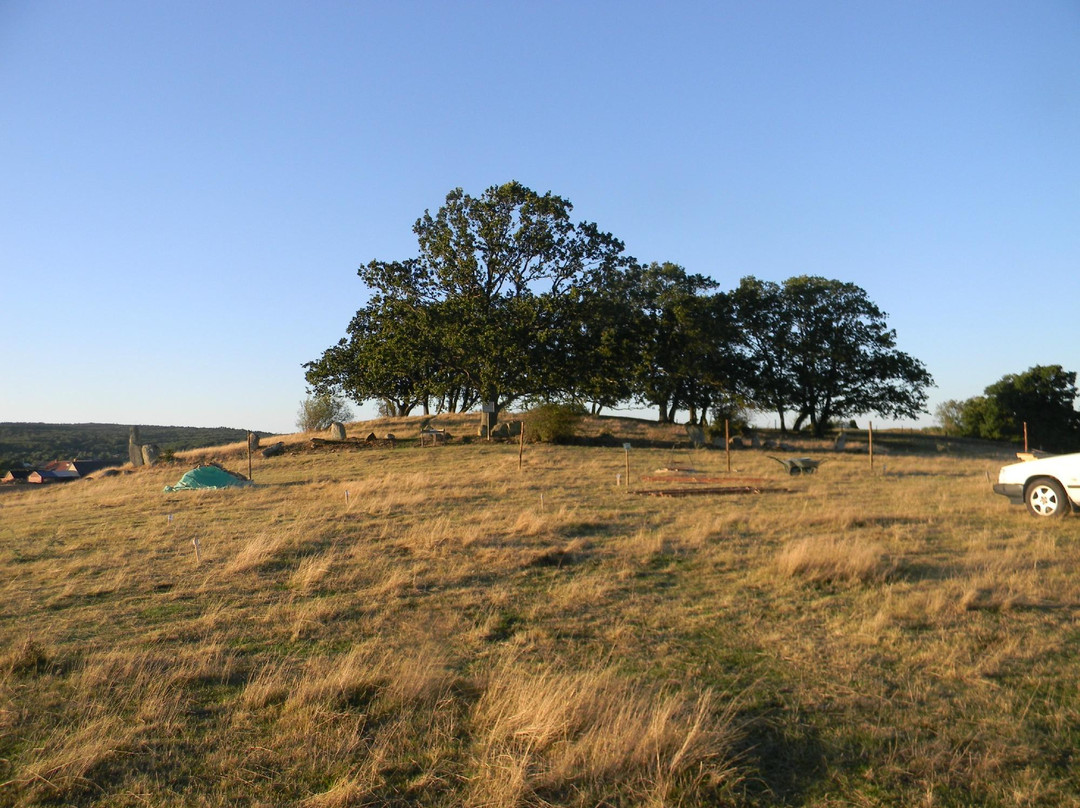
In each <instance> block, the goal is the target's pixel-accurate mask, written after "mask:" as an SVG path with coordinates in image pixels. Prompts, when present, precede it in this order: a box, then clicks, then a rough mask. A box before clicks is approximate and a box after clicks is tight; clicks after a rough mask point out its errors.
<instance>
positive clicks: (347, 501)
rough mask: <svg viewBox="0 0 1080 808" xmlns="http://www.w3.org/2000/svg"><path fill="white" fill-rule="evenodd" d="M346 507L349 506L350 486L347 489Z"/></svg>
mask: <svg viewBox="0 0 1080 808" xmlns="http://www.w3.org/2000/svg"><path fill="white" fill-rule="evenodd" d="M345 507H346V508H348V507H349V489H348V488H346V489H345Z"/></svg>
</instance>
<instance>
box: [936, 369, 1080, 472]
mask: <svg viewBox="0 0 1080 808" xmlns="http://www.w3.org/2000/svg"><path fill="white" fill-rule="evenodd" d="M1076 395H1077V390H1076V373H1075V372H1074V371H1066V370H1065V369H1064V368H1062V366H1061V365H1036V366H1035V367H1032V368H1029V369H1028V370H1026V371H1024V372H1023V373H1010V374H1007V375H1006V376H1003V377H1002V378H1001V379H999V380H998V381H996V382H994V383H993V384H991V385H990V386H988V387H987V388H986V389H985V390H984V391H983V395H981V396H975V397H973V398H969V399H965V400H963V401H957V400H949V401H946V402H944V403H943V404H941V405H939V406H938V408H937V417H938V421H939V422H940V423H941V426H942V427H943V428H944V429H945V431H946V432H948V433H950V434H954V435H960V436H962V437H970V438H986V439H988V440H1011V441H1015V440H1018V439H1020V438H1021V437H1022V436H1023V435H1024V431H1025V425H1026V429H1027V437H1028V445H1029V446H1031V447H1033V448H1038V449H1045V450H1046V451H1051V452H1067V451H1076V450H1077V449H1078V448H1080V413H1078V412H1077V411H1076V408H1075V406H1074V402H1075V400H1076Z"/></svg>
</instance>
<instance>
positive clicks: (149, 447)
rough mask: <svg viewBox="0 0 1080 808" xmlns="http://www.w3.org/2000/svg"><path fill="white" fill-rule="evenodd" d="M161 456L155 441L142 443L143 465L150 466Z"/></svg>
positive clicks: (159, 448)
mask: <svg viewBox="0 0 1080 808" xmlns="http://www.w3.org/2000/svg"><path fill="white" fill-rule="evenodd" d="M159 457H161V447H160V446H158V445H157V444H156V443H144V444H143V445H142V461H143V465H145V466H152V465H154V464H155V463H157V461H158V458H159Z"/></svg>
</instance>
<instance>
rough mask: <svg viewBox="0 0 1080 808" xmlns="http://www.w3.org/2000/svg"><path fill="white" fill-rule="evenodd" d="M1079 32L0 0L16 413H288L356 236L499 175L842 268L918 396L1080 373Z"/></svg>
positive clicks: (685, 247) (411, 246)
mask: <svg viewBox="0 0 1080 808" xmlns="http://www.w3.org/2000/svg"><path fill="white" fill-rule="evenodd" d="M1078 54H1080V4H1078V3H1077V2H1075V0H1034V1H1033V2H1029V3H1016V2H993V0H990V1H986V0H980V1H979V2H974V0H952V1H951V2H947V3H942V2H940V0H935V1H934V2H918V1H915V2H912V1H911V0H904V1H903V2H901V1H900V0H897V1H896V2H856V1H855V0H850V2H808V1H807V0H797V1H793V2H773V1H772V0H763V1H762V2H704V1H703V2H665V3H660V2H654V3H646V2H632V1H631V2H587V3H586V2H577V3H571V2H558V1H556V0H553V1H552V2H487V3H480V2H454V3H447V2H441V1H440V2H435V1H434V0H432V2H395V3H385V2H329V0H327V1H326V2H315V3H310V2H304V3H299V2H296V3H293V2H280V1H279V2H273V3H265V2H245V0H230V2H227V3H221V2H216V1H215V2H209V1H207V0H184V2H171V1H169V0H164V1H162V2H152V3H147V2H143V0H131V1H130V2H120V1H119V0H97V1H96V2H93V3H88V2H84V1H83V0H78V1H77V2H74V1H64V0H0V177H2V182H0V189H2V190H0V304H2V305H0V312H2V322H3V325H4V331H5V335H6V340H5V342H6V346H7V348H6V349H5V350H4V351H3V354H2V359H0V421H56V422H83V421H104V422H117V423H142V424H181V425H194V426H218V425H224V426H234V427H247V428H252V429H266V430H271V431H292V430H293V429H294V423H295V420H296V412H297V409H298V406H299V402H300V401H301V400H302V399H303V398H304V395H305V385H304V379H303V368H302V367H301V365H302V364H303V363H304V362H306V361H309V360H311V359H315V358H317V357H318V356H319V354H321V352H322V351H323V350H324V349H325V348H327V347H328V346H330V345H331V344H333V343H334V342H336V341H337V340H338V339H339V338H340V337H342V336H343V335H344V333H345V327H346V325H347V324H348V321H349V319H350V318H351V316H352V314H353V313H354V312H355V311H356V309H358V308H359V307H360V306H361V305H363V303H364V302H365V300H366V297H365V290H364V287H363V285H362V284H361V282H360V280H359V279H358V278H357V277H356V268H357V267H358V266H359V265H361V264H363V263H366V262H367V261H369V260H371V259H385V260H392V259H399V258H407V257H410V256H412V255H415V253H416V241H415V236H414V235H413V233H412V229H411V228H412V224H413V222H414V221H415V220H416V219H417V217H418V216H420V215H421V214H422V213H423V212H424V210H425V209H431V210H435V209H436V208H438V206H439V205H440V204H441V203H442V201H443V199H444V198H445V195H446V193H447V192H448V191H449V190H451V189H452V188H455V187H459V186H460V187H462V188H464V189H465V190H466V191H467V192H470V193H473V194H479V193H481V192H482V191H483V190H484V189H485V188H487V187H488V186H491V185H495V184H499V183H502V182H506V181H508V180H511V179H516V180H519V181H521V182H523V183H524V184H526V185H528V186H530V187H531V188H533V189H534V190H537V191H540V192H543V191H549V190H550V191H553V192H554V193H556V194H559V195H561V196H563V197H566V198H568V199H570V200H571V201H572V202H573V203H574V213H575V216H576V217H578V218H580V219H582V220H588V221H594V222H596V223H597V224H598V225H599V226H600V227H601V228H602V229H604V230H607V231H609V232H612V233H614V234H615V235H616V236H618V237H619V238H621V239H622V240H623V241H624V242H625V243H626V248H627V252H628V253H630V254H631V255H634V256H636V257H637V258H639V259H640V260H642V261H674V262H677V263H680V264H682V265H683V266H685V267H686V268H687V269H688V270H690V271H692V272H700V273H703V274H707V275H710V276H712V277H714V278H715V279H716V280H717V281H719V282H720V284H721V286H722V287H724V288H734V287H735V286H736V285H737V284H738V281H739V278H741V277H742V276H744V275H755V276H757V277H759V278H763V279H768V280H775V281H782V280H784V279H785V278H788V277H791V276H794V275H800V274H815V275H823V276H826V277H830V278H837V279H840V280H843V281H850V282H853V283H856V284H858V285H859V286H861V287H862V288H864V289H865V290H866V291H867V293H868V294H869V296H870V298H871V299H872V300H874V301H875V302H876V303H877V304H878V305H879V306H880V307H881V308H882V309H884V310H885V311H886V312H888V314H889V323H890V325H891V326H892V327H894V328H895V329H896V331H897V334H898V341H899V347H900V348H901V349H902V350H905V351H907V352H908V353H910V354H912V355H914V356H916V357H918V358H920V359H921V360H923V362H925V363H926V365H927V367H928V368H929V370H930V371H931V373H933V375H934V377H935V379H936V381H937V383H938V387H937V388H936V389H935V390H933V391H932V400H931V409H932V408H933V406H935V405H936V404H937V403H939V402H940V401H942V400H945V399H949V398H967V397H969V396H972V395H976V394H978V393H980V392H981V391H982V389H983V388H984V387H985V386H986V385H988V384H990V383H992V382H994V381H996V380H997V379H998V378H1000V377H1001V376H1002V375H1004V374H1006V373H1012V372H1020V371H1023V370H1025V369H1027V368H1028V367H1031V366H1032V365H1036V364H1062V365H1064V366H1065V367H1066V368H1067V369H1069V370H1080V340H1078V339H1077V337H1076V326H1075V322H1076V317H1075V314H1074V312H1075V311H1076V306H1077V301H1078V299H1080V56H1078ZM356 409H357V411H358V414H359V413H365V412H367V410H361V409H360V408H356ZM930 420H931V419H929V418H927V419H924V423H929V422H930Z"/></svg>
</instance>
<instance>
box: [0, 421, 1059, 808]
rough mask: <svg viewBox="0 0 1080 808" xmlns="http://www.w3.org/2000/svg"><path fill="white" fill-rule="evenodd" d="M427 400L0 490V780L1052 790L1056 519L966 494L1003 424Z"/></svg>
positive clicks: (647, 793)
mask: <svg viewBox="0 0 1080 808" xmlns="http://www.w3.org/2000/svg"><path fill="white" fill-rule="evenodd" d="M433 420H434V422H435V425H436V426H443V427H445V428H448V429H449V430H450V431H451V433H453V434H454V435H455V436H456V439H455V440H454V441H452V442H451V443H450V444H449V445H446V446H437V447H426V448H420V447H419V446H418V445H417V443H416V440H415V439H416V437H417V434H418V428H419V424H420V423H421V419H420V418H412V419H384V420H380V421H376V422H361V423H356V424H350V425H349V428H348V432H349V437H350V439H353V438H356V439H359V440H356V441H352V440H350V442H348V443H347V444H339V445H327V444H325V443H321V442H319V441H313V440H312V438H314V437H321V436H316V435H311V434H308V435H299V434H298V435H292V436H277V437H276V438H275V439H280V440H282V441H284V442H285V443H286V453H285V454H284V455H283V456H280V457H275V458H269V459H267V458H262V457H259V456H256V457H255V458H254V459H253V469H252V476H253V478H254V480H255V483H256V484H255V485H254V486H252V487H249V488H240V489H229V490H220V491H193V492H192V491H189V492H178V493H172V494H168V493H164V491H163V489H164V487H165V486H166V485H169V484H172V483H175V482H176V480H177V479H178V478H179V476H180V475H181V474H182V473H183V472H184V471H185V470H187V469H188V468H190V467H191V466H192V465H196V464H198V463H202V462H209V461H211V460H214V461H217V462H221V463H222V464H223V465H225V466H226V467H228V468H231V469H233V470H236V471H240V472H243V473H245V474H246V473H247V468H246V447H245V446H244V445H243V444H232V445H225V446H218V447H212V448H207V449H199V450H193V451H190V452H182V453H179V455H180V458H181V459H180V462H178V463H173V464H166V465H160V466H154V467H151V468H141V469H135V470H131V473H128V474H121V475H116V476H111V477H98V478H96V479H90V480H81V481H77V482H73V483H68V484H63V485H50V486H43V487H40V488H38V487H33V488H31V487H30V486H20V487H6V488H5V489H4V490H3V491H2V492H0V494H2V496H0V566H2V568H3V569H4V570H5V575H4V576H2V577H0V805H12V806H16V805H18V806H24V805H80V806H84V805H85V806H90V805H102V806H104V805H109V806H129V805H130V806H134V805H146V804H153V805H166V806H167V805H176V806H180V805H191V804H202V805H210V806H225V805H266V806H270V805H301V806H312V807H314V806H362V805H376V804H378V805H400V806H405V805H425V806H453V805H487V806H507V807H508V808H509V807H510V806H545V805H574V806H596V805H604V806H631V805H634V806H637V805H653V806H661V805H665V806H675V805H680V806H711V805H731V806H767V805H788V806H836V805H897V804H903V805H924V806H961V805H971V804H979V805H990V806H1020V805H1025V806H1027V805H1048V806H1049V805H1061V804H1068V803H1075V802H1077V801H1080V780H1078V778H1077V775H1076V774H1075V771H1074V767H1073V765H1072V761H1073V757H1074V755H1075V753H1076V749H1077V742H1078V740H1080V721H1078V719H1080V712H1078V711H1080V695H1078V692H1077V688H1076V684H1075V683H1076V680H1077V674H1078V673H1080V671H1078V663H1077V661H1076V659H1075V656H1074V653H1073V649H1074V646H1075V641H1076V639H1077V628H1076V618H1077V610H1078V609H1080V583H1078V581H1080V575H1078V573H1080V553H1078V549H1077V540H1078V539H1080V519H1065V520H1062V521H1060V522H1058V523H1055V524H1045V523H1042V522H1035V521H1034V520H1032V519H1030V518H1029V517H1028V516H1027V514H1026V513H1025V512H1024V510H1023V509H1022V508H1012V507H1010V506H1009V505H1008V504H1007V503H1006V502H1005V501H1004V500H1003V498H1001V497H998V496H995V495H994V494H993V493H992V492H991V491H990V486H989V481H988V479H989V478H990V477H992V476H993V475H994V474H995V473H996V470H997V468H998V467H999V466H1000V465H1002V464H1003V463H1006V462H1010V460H1011V459H1013V454H1012V452H1013V450H1012V449H1011V447H1006V446H1001V445H990V444H982V443H977V442H965V441H955V440H949V439H945V438H942V437H940V436H932V435H925V434H922V433H890V432H888V431H886V432H883V433H880V434H876V435H875V447H876V453H875V462H874V465H873V466H872V467H871V465H870V458H869V455H868V453H867V451H866V449H867V447H866V445H865V443H864V441H865V437H866V436H865V433H859V432H855V431H849V433H848V434H849V443H848V446H847V448H846V451H843V452H833V451H832V450H831V445H832V444H831V441H809V440H802V439H799V438H798V437H797V436H792V440H793V445H792V447H791V450H789V451H785V450H776V449H773V450H756V449H746V450H739V451H735V452H732V453H731V456H730V457H731V464H732V468H731V471H730V472H729V471H728V469H727V455H726V454H725V452H723V451H722V450H704V449H700V450H695V449H692V448H691V447H690V445H689V444H688V442H687V440H686V433H685V430H684V429H683V428H682V427H681V426H679V427H659V426H657V425H655V424H650V423H648V422H644V421H642V422H629V421H627V422H621V421H620V422H615V421H612V420H606V419H588V420H587V421H586V422H585V424H584V425H583V427H582V432H583V434H584V437H586V438H589V439H590V440H593V442H603V441H602V440H600V439H601V438H604V439H608V440H609V442H610V443H611V445H606V446H605V445H568V446H555V445H549V444H526V445H525V446H524V448H523V449H522V448H521V447H519V445H518V444H517V443H516V442H509V443H488V442H486V441H477V440H476V439H475V437H474V438H473V440H472V442H470V443H468V444H462V442H461V440H460V439H461V438H462V437H464V436H466V434H468V432H469V431H470V425H474V424H475V420H476V419H475V416H472V417H471V418H470V417H469V416H461V417H459V418H449V417H443V416H437V417H435V418H434V419H433ZM471 429H472V430H473V431H474V430H475V426H472V427H471ZM370 432H375V433H376V436H377V437H378V438H380V439H383V438H385V433H387V432H393V433H394V434H395V437H396V438H397V440H396V441H395V443H394V446H393V448H391V447H390V446H389V445H387V443H386V442H385V441H383V440H380V441H378V442H375V443H373V444H371V445H365V444H364V443H363V441H362V439H363V438H364V437H365V436H366V435H367V434H368V433H370ZM624 442H629V443H630V444H631V449H630V450H629V452H627V451H625V450H624V449H623V448H622V444H623V443H624ZM795 453H797V455H798V456H810V457H813V458H815V459H820V460H822V461H824V462H823V463H822V464H821V466H820V469H819V470H818V472H817V473H816V474H807V475H797V476H792V475H789V474H788V473H787V470H786V469H785V468H784V467H783V466H782V465H781V464H780V463H778V462H776V460H775V459H774V457H780V458H784V457H791V456H793V455H794V454H795ZM770 455H773V456H774V457H770ZM628 464H629V469H630V486H629V488H628V487H627V486H625V485H618V484H617V483H619V482H625V478H623V479H620V476H621V475H625V473H626V469H627V465H628ZM519 466H520V467H519ZM691 467H692V468H694V469H696V470H697V471H698V472H700V473H701V476H702V477H705V478H707V479H709V480H714V481H715V480H719V481H720V482H710V483H708V484H707V485H706V484H700V485H698V489H699V490H700V489H703V488H711V489H714V490H713V492H712V493H702V494H697V495H687V496H680V497H673V496H647V495H644V493H640V492H643V491H646V490H648V491H650V492H653V493H655V492H657V491H662V490H664V489H669V488H675V487H678V488H682V489H686V488H694V486H695V484H694V483H692V482H690V483H688V482H687V481H686V480H685V478H679V482H678V484H677V485H676V484H669V483H667V482H665V478H664V476H663V474H664V471H663V470H670V469H673V468H679V469H686V468H691ZM645 477H648V478H650V479H648V480H646V479H643V478H645Z"/></svg>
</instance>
